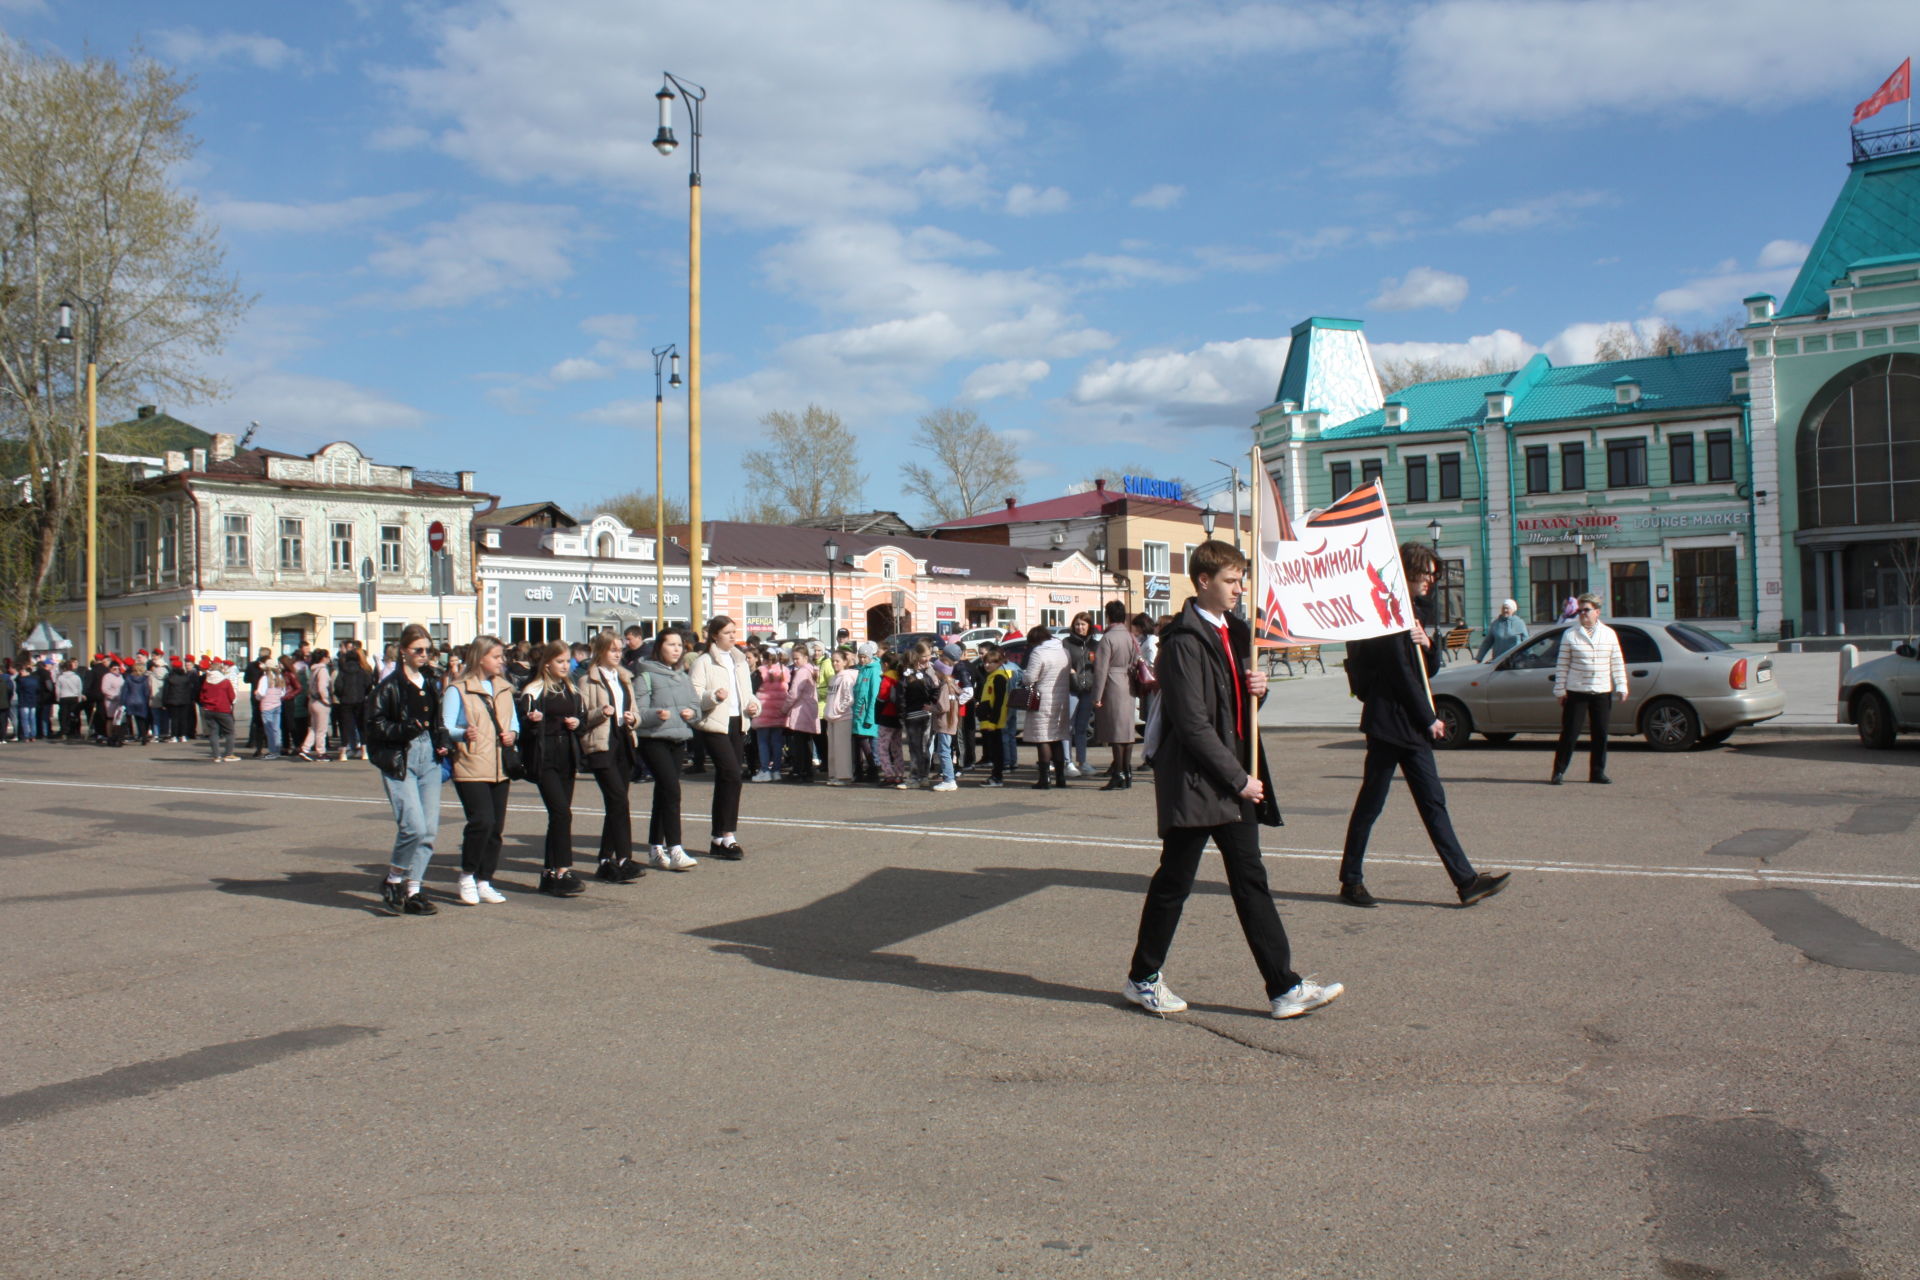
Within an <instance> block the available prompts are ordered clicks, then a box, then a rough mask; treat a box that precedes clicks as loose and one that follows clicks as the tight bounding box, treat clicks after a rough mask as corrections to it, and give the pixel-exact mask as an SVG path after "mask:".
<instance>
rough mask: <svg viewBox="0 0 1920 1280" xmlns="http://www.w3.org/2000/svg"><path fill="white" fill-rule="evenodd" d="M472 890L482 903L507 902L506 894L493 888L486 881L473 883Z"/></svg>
mask: <svg viewBox="0 0 1920 1280" xmlns="http://www.w3.org/2000/svg"><path fill="white" fill-rule="evenodd" d="M473 889H474V892H475V893H477V894H479V895H480V901H482V902H505V901H506V900H507V895H506V894H504V893H502V892H500V891H499V890H498V889H496V888H494V887H493V885H492V884H491V883H490V882H488V881H486V880H481V881H478V882H477V883H475V885H474V886H473ZM462 901H465V899H462Z"/></svg>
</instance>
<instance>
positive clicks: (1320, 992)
mask: <svg viewBox="0 0 1920 1280" xmlns="http://www.w3.org/2000/svg"><path fill="white" fill-rule="evenodd" d="M1346 989H1347V988H1346V986H1345V985H1344V984H1343V983H1339V982H1329V983H1325V984H1322V983H1318V982H1315V981H1314V980H1313V979H1312V978H1302V979H1301V980H1300V981H1299V982H1298V983H1297V984H1295V986H1294V988H1293V990H1291V991H1289V992H1287V994H1285V995H1283V996H1275V997H1274V998H1273V1016H1274V1017H1276V1018H1297V1017H1299V1016H1300V1015H1301V1014H1303V1013H1312V1012H1313V1011H1314V1010H1315V1009H1318V1008H1319V1007H1320V1006H1321V1005H1323V1004H1331V1003H1332V1002H1333V1001H1335V1000H1337V999H1339V998H1340V993H1341V992H1342V991H1345V990H1346Z"/></svg>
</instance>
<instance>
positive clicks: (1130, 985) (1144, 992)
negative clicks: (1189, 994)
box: [1120, 973, 1187, 1016]
mask: <svg viewBox="0 0 1920 1280" xmlns="http://www.w3.org/2000/svg"><path fill="white" fill-rule="evenodd" d="M1120 994H1121V995H1123V996H1125V997H1126V998H1127V999H1128V1000H1130V1001H1131V1002H1133V1003H1134V1004H1137V1005H1139V1006H1140V1007H1141V1008H1142V1009H1145V1010H1146V1011H1147V1012H1148V1013H1151V1014H1154V1015H1155V1016H1164V1015H1166V1014H1169V1013H1180V1012H1182V1011H1184V1010H1185V1009H1186V1007H1187V1002H1186V1001H1185V1000H1182V999H1181V998H1180V997H1179V996H1177V995H1175V994H1173V992H1171V991H1169V990H1167V984H1166V983H1165V982H1162V981H1161V980H1160V975H1159V974H1157V973H1156V974H1154V975H1153V976H1152V977H1151V978H1148V979H1147V980H1146V981H1145V982H1135V981H1134V980H1133V979H1131V978H1129V979H1127V985H1126V986H1124V987H1122V988H1120Z"/></svg>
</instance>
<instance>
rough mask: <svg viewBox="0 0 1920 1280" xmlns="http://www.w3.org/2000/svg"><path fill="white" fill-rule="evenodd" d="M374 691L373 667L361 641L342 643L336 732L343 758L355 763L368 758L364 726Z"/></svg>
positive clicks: (337, 677)
mask: <svg viewBox="0 0 1920 1280" xmlns="http://www.w3.org/2000/svg"><path fill="white" fill-rule="evenodd" d="M372 691H373V667H372V666H370V665H369V664H368V662H367V651H366V650H365V649H362V648H361V647H360V642H359V641H358V640H342V641H341V642H340V652H339V654H338V655H337V656H336V657H335V659H334V664H333V702H334V707H335V711H334V714H333V724H334V728H336V729H338V730H339V731H340V758H341V759H342V760H351V759H352V758H353V756H354V754H355V753H356V752H357V753H359V756H360V758H361V759H362V760H364V759H366V758H367V744H366V740H365V736H364V730H363V722H364V720H365V715H366V708H367V695H368V694H369V693H371V692H372Z"/></svg>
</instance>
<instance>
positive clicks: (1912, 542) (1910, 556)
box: [1888, 538, 1920, 639]
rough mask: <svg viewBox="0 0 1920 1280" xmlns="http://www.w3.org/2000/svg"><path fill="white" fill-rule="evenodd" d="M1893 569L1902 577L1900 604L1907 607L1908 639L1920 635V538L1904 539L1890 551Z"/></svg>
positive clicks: (1896, 543)
mask: <svg viewBox="0 0 1920 1280" xmlns="http://www.w3.org/2000/svg"><path fill="white" fill-rule="evenodd" d="M1888 550H1889V552H1890V555H1891V558H1892V560H1893V569H1894V572H1895V573H1897V574H1898V575H1899V577H1900V595H1901V597H1902V599H1901V601H1900V603H1901V604H1903V605H1905V606H1906V607H1907V637H1908V638H1909V639H1912V638H1913V636H1914V635H1915V634H1916V633H1920V625H1916V623H1915V617H1916V615H1920V538H1902V539H1900V540H1899V541H1898V542H1895V543H1894V544H1893V545H1892V546H1891V547H1890V548H1889V549H1888Z"/></svg>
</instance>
